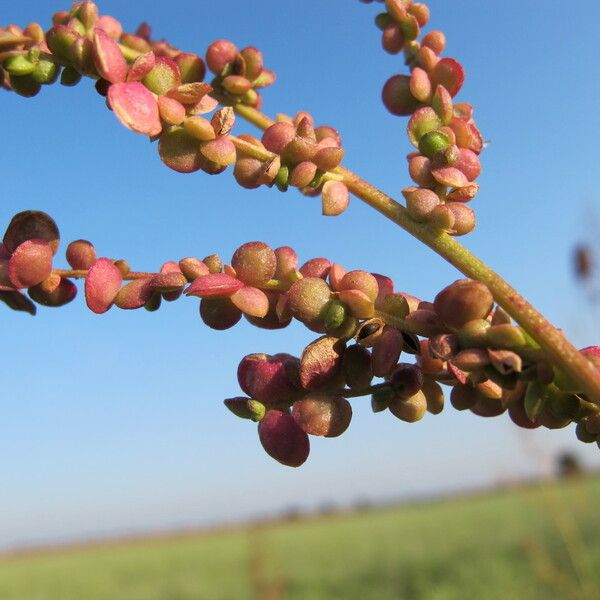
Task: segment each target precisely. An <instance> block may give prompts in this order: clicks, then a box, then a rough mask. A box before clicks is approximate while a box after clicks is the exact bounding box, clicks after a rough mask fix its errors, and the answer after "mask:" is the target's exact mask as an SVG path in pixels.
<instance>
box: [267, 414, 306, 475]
mask: <svg viewBox="0 0 600 600" xmlns="http://www.w3.org/2000/svg"><path fill="white" fill-rule="evenodd" d="M258 436H259V439H260V443H261V444H262V447H263V448H264V449H265V451H266V453H267V454H268V455H269V456H271V457H272V458H274V459H275V460H276V461H278V462H280V463H281V464H283V465H286V466H288V467H299V466H300V465H302V464H303V463H304V462H305V461H306V459H307V458H308V454H309V452H310V443H309V440H308V435H307V434H306V432H305V431H303V430H302V428H301V427H300V426H299V425H298V424H297V423H296V421H295V420H294V418H293V417H292V416H291V415H289V414H287V413H285V412H282V411H280V410H269V411H267V413H266V415H265V416H264V418H263V419H262V420H261V421H260V423H259V424H258Z"/></svg>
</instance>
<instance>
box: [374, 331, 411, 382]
mask: <svg viewBox="0 0 600 600" xmlns="http://www.w3.org/2000/svg"><path fill="white" fill-rule="evenodd" d="M402 346H403V339H402V334H401V333H400V331H398V330H397V329H395V328H394V327H390V326H389V325H386V326H385V327H384V328H383V331H382V332H381V335H380V336H379V337H378V338H377V339H376V341H375V345H374V347H373V355H372V356H373V374H374V375H375V376H376V377H386V376H387V375H389V373H390V371H391V370H392V369H393V368H394V367H395V365H396V363H397V362H398V360H399V358H400V354H401V352H402Z"/></svg>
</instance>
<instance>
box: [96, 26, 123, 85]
mask: <svg viewBox="0 0 600 600" xmlns="http://www.w3.org/2000/svg"><path fill="white" fill-rule="evenodd" d="M93 58H94V64H95V65H96V69H98V73H99V74H100V77H102V78H103V79H106V81H110V82H111V83H121V82H123V81H125V78H126V77H127V70H128V67H127V62H126V60H125V57H124V56H123V53H122V52H121V49H120V48H119V46H118V44H117V43H116V42H115V41H114V40H113V39H111V38H110V37H109V35H108V34H107V33H106V32H105V31H104V30H103V29H100V28H97V29H95V30H94V38H93Z"/></svg>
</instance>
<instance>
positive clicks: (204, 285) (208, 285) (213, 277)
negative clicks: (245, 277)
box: [185, 273, 244, 298]
mask: <svg viewBox="0 0 600 600" xmlns="http://www.w3.org/2000/svg"><path fill="white" fill-rule="evenodd" d="M242 287H244V284H243V282H241V281H240V280H239V279H236V278H235V277H232V276H231V275H227V274H226V273H211V274H209V275H202V276H200V277H198V278H196V279H194V281H193V282H192V284H191V285H190V287H189V288H188V289H187V290H186V291H185V294H186V296H198V297H199V298H212V297H220V298H228V297H230V296H232V295H233V294H235V292H237V291H238V290H239V289H241V288H242Z"/></svg>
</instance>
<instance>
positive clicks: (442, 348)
mask: <svg viewBox="0 0 600 600" xmlns="http://www.w3.org/2000/svg"><path fill="white" fill-rule="evenodd" d="M458 349H459V346H458V338H457V337H456V335H454V334H452V333H440V334H438V335H435V336H433V337H431V338H430V339H429V352H430V353H431V355H432V356H433V357H434V358H441V359H442V360H451V359H452V358H453V357H454V356H455V355H456V354H457V352H458Z"/></svg>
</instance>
